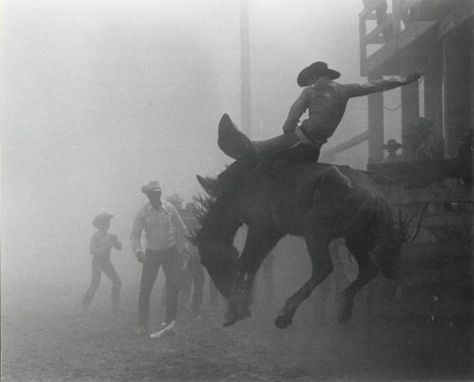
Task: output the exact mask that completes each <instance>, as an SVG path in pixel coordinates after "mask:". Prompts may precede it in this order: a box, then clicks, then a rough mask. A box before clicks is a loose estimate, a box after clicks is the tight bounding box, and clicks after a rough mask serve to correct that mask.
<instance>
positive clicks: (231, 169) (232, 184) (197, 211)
mask: <svg viewBox="0 0 474 382" xmlns="http://www.w3.org/2000/svg"><path fill="white" fill-rule="evenodd" d="M260 168H261V165H255V163H252V164H251V165H250V163H249V162H245V161H235V162H233V163H232V164H230V165H229V166H227V167H226V168H225V169H224V170H223V171H222V172H221V173H219V174H218V175H217V176H216V177H203V176H199V175H198V176H197V178H198V181H199V183H200V184H201V186H202V188H203V189H204V191H205V192H206V195H204V196H203V195H201V194H199V195H197V196H195V197H194V198H193V204H192V206H193V214H194V216H195V218H196V220H197V222H198V227H202V226H203V224H204V223H205V222H206V221H207V219H208V218H209V216H210V215H211V214H218V213H219V211H221V210H222V209H225V208H228V207H229V206H230V203H231V196H232V195H233V194H234V193H235V192H236V190H238V188H239V185H240V184H241V182H242V181H243V179H244V178H246V177H247V176H248V175H250V173H253V172H255V171H261V169H260ZM200 231H201V228H198V229H196V230H195V232H193V233H192V237H194V238H196V237H197V236H198V235H199V232H200Z"/></svg>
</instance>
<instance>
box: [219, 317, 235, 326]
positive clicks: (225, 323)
mask: <svg viewBox="0 0 474 382" xmlns="http://www.w3.org/2000/svg"><path fill="white" fill-rule="evenodd" d="M237 321H238V320H237V318H231V319H228V320H227V321H225V322H224V323H223V324H222V326H223V327H226V326H231V325H234V324H235V323H236V322H237Z"/></svg>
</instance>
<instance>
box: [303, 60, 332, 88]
mask: <svg viewBox="0 0 474 382" xmlns="http://www.w3.org/2000/svg"><path fill="white" fill-rule="evenodd" d="M312 76H318V77H329V78H330V79H331V80H335V79H336V78H339V77H341V73H339V72H338V71H336V70H333V69H329V68H328V64H326V63H325V62H322V61H317V62H314V63H312V64H311V65H309V66H307V67H306V68H304V69H303V70H302V71H301V72H300V74H298V77H297V79H296V82H297V83H298V85H299V86H301V87H304V86H308V85H311V84H310V83H309V79H310V78H311V77H312Z"/></svg>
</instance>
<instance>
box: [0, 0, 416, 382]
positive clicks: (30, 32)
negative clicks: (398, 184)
mask: <svg viewBox="0 0 474 382" xmlns="http://www.w3.org/2000/svg"><path fill="white" fill-rule="evenodd" d="M240 6H241V4H240V1H239V0H200V1H193V0H157V1H153V0H138V1H137V0H135V1H129V0H121V1H111V0H101V1H97V0H83V1H79V2H73V1H63V0H43V1H35V0H15V1H3V2H1V3H0V11H1V14H2V35H1V38H2V48H3V49H2V50H1V53H0V54H1V61H2V93H1V102H2V104H3V105H4V107H3V108H2V111H3V112H2V116H1V118H2V121H1V123H2V132H1V155H2V157H1V163H2V168H1V170H2V171H1V174H2V177H1V198H2V199H1V213H2V223H1V224H2V238H1V282H2V322H4V323H5V322H6V324H5V325H6V326H5V325H3V324H2V337H3V335H4V334H6V335H7V338H8V339H7V340H5V341H4V344H3V345H2V348H3V350H2V351H3V353H4V354H3V355H2V358H4V357H5V354H6V356H7V357H9V359H10V360H11V359H13V360H14V359H18V360H21V359H23V358H22V354H27V356H28V358H29V359H30V360H31V362H30V363H26V364H25V365H22V366H21V367H23V370H24V371H25V374H23V375H29V376H30V377H29V380H35V378H36V377H35V376H38V375H41V376H42V377H41V378H43V379H44V380H46V379H48V378H49V380H71V379H72V380H76V379H77V380H84V381H92V380H97V381H103V380H149V379H147V378H150V377H149V376H150V375H154V374H153V373H156V375H161V376H162V377H163V380H197V379H199V378H203V379H201V380H208V379H209V380H224V379H222V378H224V377H225V378H228V379H225V380H239V378H241V379H242V380H253V379H258V378H257V377H256V375H254V374H252V373H251V372H250V371H249V372H248V373H247V374H245V373H244V374H241V368H242V367H244V368H245V367H246V366H245V365H249V364H250V365H252V366H251V367H253V368H255V370H258V373H261V375H265V373H266V372H268V373H269V374H268V375H270V374H271V373H270V372H269V370H271V371H272V372H273V371H274V370H277V371H278V370H279V371H278V373H280V374H278V373H277V374H278V375H279V377H278V378H277V377H276V376H275V375H276V374H273V377H269V378H270V379H267V380H280V379H281V380H286V379H287V378H298V377H299V376H301V374H299V373H301V372H300V371H299V370H300V366H301V364H302V363H303V364H305V365H312V366H311V367H312V368H313V369H312V370H313V372H314V374H318V373H319V374H318V375H320V376H321V378H322V379H324V378H330V376H331V375H332V376H333V375H339V377H340V378H342V379H347V378H351V377H352V378H354V379H359V380H363V379H365V378H367V377H368V376H367V375H366V374H365V372H364V371H363V369H364V365H363V364H361V363H359V362H363V360H362V359H363V357H364V354H365V353H360V352H359V353H358V351H359V349H358V348H357V347H356V345H353V344H350V341H348V340H347V339H348V338H349V339H350V338H352V339H354V338H355V339H356V340H360V339H361V338H362V341H365V339H364V338H365V335H366V332H365V327H364V326H363V324H361V322H358V321H356V324H354V325H362V327H363V330H362V331H356V332H351V328H354V327H355V326H349V327H346V328H345V329H338V328H337V327H331V328H332V329H331V330H330V331H329V332H325V333H320V332H317V330H316V331H315V328H314V323H312V324H309V323H308V322H307V321H305V317H306V318H307V317H310V316H311V315H312V314H313V313H314V309H315V308H314V304H315V301H316V299H317V297H315V299H314V300H311V302H308V303H307V304H305V307H304V308H302V312H301V313H300V314H299V318H298V319H299V320H300V321H299V325H300V329H298V328H297V327H292V328H290V329H289V330H288V331H286V332H282V331H278V330H277V329H275V328H274V326H273V321H272V320H273V318H274V317H275V313H276V312H277V307H280V306H281V305H282V304H283V302H284V300H285V298H286V297H287V296H289V294H290V293H291V292H293V291H295V290H296V288H297V287H298V286H299V285H300V284H301V282H302V281H303V280H305V279H306V277H308V275H309V270H308V268H309V259H308V258H307V255H306V253H305V248H304V244H303V243H302V241H301V240H299V239H290V240H288V241H286V242H285V243H283V245H282V247H281V248H280V250H279V251H280V252H279V253H280V254H281V256H280V257H279V258H277V259H276V260H275V264H274V269H275V290H276V296H275V303H274V306H273V307H270V308H268V310H265V309H263V308H260V307H256V308H255V312H254V317H251V318H250V319H248V320H246V321H245V322H244V323H242V324H239V325H240V326H236V327H233V328H229V329H225V330H224V329H222V328H221V326H220V324H221V323H222V320H223V316H224V310H225V306H224V303H223V301H222V299H221V301H220V306H219V310H218V311H217V312H211V313H209V316H208V318H207V319H205V322H204V323H203V324H200V325H202V327H201V329H196V327H194V326H193V323H192V322H191V321H190V320H188V321H185V322H184V323H183V324H182V325H183V328H184V329H183V331H184V332H185V333H187V334H186V335H185V336H184V340H182V338H183V337H178V339H170V340H167V341H168V342H164V345H157V344H156V343H151V342H145V341H143V342H137V340H136V339H135V338H134V337H133V334H132V330H133V325H134V324H135V321H136V315H137V312H136V310H137V308H136V305H137V301H138V284H139V280H140V270H141V266H140V264H139V263H138V262H137V261H136V259H135V257H134V256H133V254H132V251H131V246H130V240H129V237H130V230H131V226H132V223H133V219H134V217H135V214H136V212H137V211H138V209H139V208H140V207H141V206H143V204H144V203H145V202H146V201H147V200H146V198H145V196H144V195H143V194H142V193H141V192H140V187H141V186H143V185H145V184H146V183H148V182H149V181H151V180H159V181H160V182H161V183H162V185H163V193H164V197H167V196H169V195H171V194H174V193H179V194H180V195H181V196H182V197H183V199H184V200H185V202H188V201H191V200H192V198H193V196H194V195H197V194H199V193H202V192H203V191H202V189H201V188H200V186H199V184H198V183H197V181H196V177H195V176H196V175H197V174H201V175H208V176H212V175H216V174H217V173H218V172H219V171H221V170H222V169H224V168H225V166H226V165H228V164H230V163H231V159H230V158H228V157H226V156H225V155H224V154H223V153H222V152H221V151H219V149H218V147H217V145H216V141H217V124H218V121H219V119H220V117H221V115H222V114H223V113H229V114H230V115H231V116H232V118H233V119H234V121H235V122H236V123H237V124H238V125H241V99H240V94H241V50H240V49H241V45H240ZM362 6H363V5H362V2H361V1H359V0H331V1H327V0H297V1H296V0H292V1H289V0H251V1H250V6H249V33H250V83H251V120H252V125H251V130H252V137H253V138H255V139H262V138H269V137H273V136H275V135H277V134H279V133H280V131H281V127H282V124H283V122H284V120H285V118H286V115H287V112H288V109H289V107H290V105H291V104H292V102H293V101H294V99H295V98H296V97H297V96H298V94H299V93H300V90H301V89H300V88H299V87H298V86H297V84H296V76H297V73H298V72H299V71H300V70H301V69H302V68H303V67H305V66H306V65H308V64H310V63H312V62H314V61H326V62H327V63H328V64H329V65H330V66H331V67H334V68H335V69H337V70H339V71H340V72H341V73H342V77H341V82H361V81H365V79H363V78H361V77H360V75H359V67H360V66H359V65H360V63H359V41H358V33H359V32H358V14H359V12H360V11H361V9H362ZM385 97H386V98H385V100H386V102H387V103H388V104H390V105H391V106H392V107H393V108H394V109H396V108H397V106H398V105H399V103H400V94H399V92H398V91H396V90H395V91H393V92H391V93H390V94H387V95H386V96H385ZM397 115H398V114H397V113H393V115H392V113H390V111H386V112H385V119H386V124H385V125H386V130H385V134H386V137H385V138H386V139H388V138H397V137H399V136H400V128H399V127H397V126H399V125H400V123H399V117H398V116H397ZM397 118H398V119H397ZM366 130H367V99H366V98H364V97H362V98H358V99H354V100H351V101H350V102H349V105H348V108H347V111H346V113H345V116H344V119H343V121H342V123H341V124H340V126H339V127H338V129H337V131H336V133H335V134H334V136H333V137H332V138H331V141H330V142H329V143H328V144H327V145H326V146H327V147H326V148H330V147H332V146H334V145H337V144H338V143H341V142H343V141H345V140H346V139H348V138H351V137H353V136H355V135H357V134H360V133H362V132H364V131H366ZM367 156H368V153H367V143H363V144H361V145H359V146H357V147H355V148H352V149H350V150H348V151H347V152H345V153H344V154H341V155H340V156H338V158H337V160H338V162H339V163H346V164H349V165H351V166H353V167H355V168H360V169H364V168H365V164H366V163H367ZM103 211H106V212H109V213H111V214H113V215H114V218H113V219H112V224H111V228H110V232H113V233H115V234H117V236H118V237H119V239H120V240H121V241H122V243H123V244H124V248H123V249H122V250H121V251H114V252H113V253H112V262H113V263H114V265H115V267H116V269H117V272H118V274H119V275H120V277H121V278H122V281H123V287H122V301H123V309H124V311H125V313H124V314H125V321H121V322H120V323H117V322H111V320H109V318H108V316H107V314H109V301H108V300H109V294H110V282H109V280H108V279H107V278H105V277H103V278H102V281H101V285H100V287H99V291H98V293H97V297H96V300H95V301H94V303H93V306H92V308H91V310H92V313H91V315H90V316H88V317H86V318H80V317H79V313H80V302H81V298H82V296H83V294H84V292H85V290H86V288H87V286H88V285H89V282H90V261H91V256H90V255H89V240H90V237H91V235H92V234H93V232H94V228H93V227H92V219H93V218H94V216H96V215H97V214H98V213H100V212H103ZM286 255H288V256H286ZM291 256H294V259H295V260H294V261H293V260H291V259H292V257H291ZM262 277H263V281H261V280H262V279H261V280H260V281H261V282H262V283H263V284H261V285H264V284H265V280H264V277H265V276H262ZM162 283H163V280H162V276H160V278H159V280H158V288H157V289H155V290H154V292H153V293H154V297H153V299H152V309H155V310H154V313H152V315H153V317H152V319H153V320H154V321H155V322H156V323H158V322H159V315H158V313H156V312H157V311H158V310H159V309H161V308H160V306H161V305H160V304H161V302H160V299H161V286H162ZM206 283H207V281H206ZM206 285H207V284H206ZM259 285H260V284H259ZM261 285H260V286H258V288H260V289H258V294H259V295H260V298H264V297H263V296H264V295H262V293H264V292H263V289H262V288H264V286H261ZM206 288H207V287H206ZM206 291H207V289H206ZM204 304H205V305H206V304H208V297H207V292H206V296H205V299H204ZM180 309H184V308H180ZM361 309H363V308H361ZM180 314H181V313H180ZM5 317H6V319H5ZM20 317H21V318H22V320H18V323H15V321H16V320H17V318H18V319H19V318H20ZM51 317H54V318H51ZM182 317H184V318H183V320H185V317H186V313H182ZM15 325H17V326H15ZM301 328H303V329H301ZM256 330H257V331H258V333H259V334H255V333H256ZM14 333H16V334H14ZM18 333H22V335H21V336H20V337H18ZM124 333H126V334H124ZM189 333H195V334H196V333H197V334H196V335H197V336H198V337H197V338H198V339H197V340H195V339H194V340H193V339H191V334H189ZM308 333H310V335H308ZM260 335H261V336H260ZM316 335H317V336H319V339H320V341H319V342H318V343H317V344H316V342H312V341H311V340H310V338H315V337H311V336H316ZM186 336H187V337H186ZM23 337H25V338H26V339H24V338H23ZM111 337H113V338H115V339H114V340H113V341H114V342H113V343H112V342H110V341H111V340H110V338H111ZM179 338H180V339H179ZM30 341H31V343H33V342H34V343H35V344H37V345H34V346H33V345H31V347H30V346H29V345H25V344H29V343H30ZM180 341H184V342H183V343H181V342H180ZM193 341H195V342H193ZM346 341H348V342H347V344H346ZM334 343H336V344H337V345H334ZM198 345H202V346H207V347H206V349H208V352H209V353H208V354H207V355H206V354H196V353H193V352H192V351H191V350H193V349H195V347H197V346H198ZM22 346H23V347H22ZM159 346H163V348H162V349H164V350H157V349H160V348H159ZM23 348H28V349H29V350H28V352H27V353H24V351H23V350H22V349H23ZM95 349H99V353H100V355H99V356H97V355H96V356H91V354H95V353H94V352H95V351H96V350H95ZM189 349H191V350H189ZM327 349H329V353H327ZM158 351H161V353H160V355H159V357H158V358H153V357H155V356H154V355H152V354H155V353H153V352H158ZM188 351H189V352H190V353H186V352H188ZM287 351H289V353H286V352H287ZM232 352H233V353H232ZM186 354H187V355H186ZM189 354H192V355H189ZM49 355H54V359H53V357H52V356H51V358H50V357H49ZM15 357H17V358H15ZM88 357H89V358H88ZM101 357H102V358H101ZM107 357H109V358H107ZM113 357H115V358H113ZM186 357H188V358H186ZM193 357H194V358H193ZM338 357H341V359H345V360H347V359H349V358H350V359H351V361H350V362H349V366H347V363H346V367H347V369H346V371H345V372H344V373H342V374H341V373H339V368H340V366H341V365H340V364H339V363H338V362H339V358H338ZM351 357H352V358H351ZM176 359H178V360H186V362H187V364H186V365H185V366H184V368H183V369H182V370H181V373H182V374H179V373H178V374H173V372H172V371H170V370H171V369H166V368H165V366H163V365H174V363H173V362H175V361H176ZM295 359H296V361H295ZM35 360H36V361H37V363H38V364H41V367H42V369H41V374H35V373H37V372H38V370H37V369H35V367H37V366H36V364H35ZM79 360H80V361H79ZM157 360H159V361H160V362H158V361H157ZM213 360H214V361H215V364H217V363H218V362H220V361H217V360H223V361H222V362H221V364H219V365H220V366H219V367H221V369H218V368H216V369H213V367H214V366H213V365H214V364H213V363H212V362H214V361H213ZM249 360H250V361H249ZM272 360H273V361H272ZM155 361H156V363H155ZM365 361H367V359H365ZM18 362H20V361H18ZM239 362H241V363H239ZM272 362H273V363H272ZM115 364H116V365H120V366H119V367H118V368H119V369H120V371H117V373H118V374H116V375H115V374H113V372H112V371H111V370H110V368H112V366H110V365H115ZM203 365H204V366H203ZM206 365H207V366H206ZM272 365H277V366H272ZM285 365H290V366H288V367H286V368H285V367H284V366H285ZM291 365H292V366H291ZM386 365H390V362H387V364H384V363H380V364H379V370H378V371H377V372H380V373H382V375H383V372H384V371H382V368H383V367H384V366H386ZM160 367H161V368H163V369H157V368H160ZM206 367H207V369H206ZM275 367H276V369H272V368H275ZM61 368H62V369H61ZM200 368H203V369H200ZM59 369H60V370H62V373H63V374H62V375H61V377H58V375H57V374H54V370H59ZM284 369H285V370H284ZM185 370H188V371H185ZM189 370H205V371H203V374H202V375H201V376H200V375H199V374H196V375H194V374H192V373H191V371H189ZM280 371H281V372H280ZM377 372H374V374H375V375H381V374H377ZM28 373H29V374H28ZM107 373H108V374H107ZM160 373H162V374H160ZM167 373H168V374H167ZM187 373H188V374H187ZM189 373H191V374H189ZM239 373H240V374H239ZM387 373H388V374H390V373H389V372H387ZM203 375H204V377H202V376H203ZM233 375H234V376H235V375H238V376H240V377H233ZM395 375H396V374H395ZM415 377H416V376H415ZM4 378H5V380H17V379H15V375H5V376H4ZM38 378H39V377H38ZM2 380H3V378H2ZM261 380H263V379H261ZM301 380H303V379H301Z"/></svg>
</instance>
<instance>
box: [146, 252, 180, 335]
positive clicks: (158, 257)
mask: <svg viewBox="0 0 474 382" xmlns="http://www.w3.org/2000/svg"><path fill="white" fill-rule="evenodd" d="M145 255H146V258H145V261H144V263H143V268H142V276H141V280H140V296H139V298H138V324H139V325H140V326H143V327H144V328H148V317H149V315H150V295H151V290H152V289H153V284H154V283H155V281H156V278H157V276H158V271H159V269H160V266H163V271H164V273H165V278H166V313H165V321H166V323H167V324H169V323H170V322H171V321H174V320H175V319H176V316H177V313H178V297H179V286H180V278H181V272H182V264H181V258H180V256H178V251H177V249H176V246H173V247H170V248H167V249H164V250H160V251H152V250H150V249H147V250H146V252H145Z"/></svg>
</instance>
